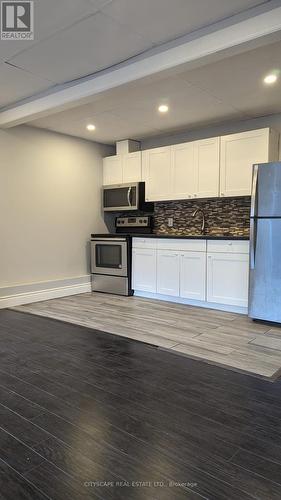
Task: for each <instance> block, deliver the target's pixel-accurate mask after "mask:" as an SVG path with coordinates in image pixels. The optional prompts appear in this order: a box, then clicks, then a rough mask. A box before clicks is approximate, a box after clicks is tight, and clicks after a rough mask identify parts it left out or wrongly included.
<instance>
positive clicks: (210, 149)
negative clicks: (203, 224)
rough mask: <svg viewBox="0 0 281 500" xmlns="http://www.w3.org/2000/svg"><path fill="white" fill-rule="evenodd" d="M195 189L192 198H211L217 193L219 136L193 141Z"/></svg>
mask: <svg viewBox="0 0 281 500" xmlns="http://www.w3.org/2000/svg"><path fill="white" fill-rule="evenodd" d="M194 165H195V171H196V179H197V181H196V189H195V191H194V198H196V197H197V198H212V197H217V196H218V195H219V180H220V137H212V138H211V139H204V140H202V141H196V142H195V143H194Z"/></svg>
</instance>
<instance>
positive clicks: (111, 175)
mask: <svg viewBox="0 0 281 500" xmlns="http://www.w3.org/2000/svg"><path fill="white" fill-rule="evenodd" d="M122 182H123V173H122V157H121V156H108V157H107V158H104V159H103V185H104V186H108V185H110V184H121V183H122Z"/></svg>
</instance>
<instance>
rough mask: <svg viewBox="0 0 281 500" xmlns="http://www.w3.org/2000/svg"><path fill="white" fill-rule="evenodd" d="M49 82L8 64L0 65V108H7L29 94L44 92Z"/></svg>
mask: <svg viewBox="0 0 281 500" xmlns="http://www.w3.org/2000/svg"><path fill="white" fill-rule="evenodd" d="M50 85H51V82H49V81H48V80H44V79H42V78H39V77H37V76H34V75H31V74H30V73H27V72H25V71H22V70H21V69H18V68H14V67H13V66H9V65H8V64H5V63H2V64H0V89H1V92H0V107H3V106H7V105H9V104H11V103H12V102H15V101H17V100H20V99H24V98H25V97H28V96H30V94H36V93H38V92H42V91H44V90H46V89H47V88H48V87H49V86H50Z"/></svg>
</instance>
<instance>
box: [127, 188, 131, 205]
mask: <svg viewBox="0 0 281 500" xmlns="http://www.w3.org/2000/svg"><path fill="white" fill-rule="evenodd" d="M131 191H132V186H130V187H129V189H128V193H127V202H128V206H129V207H131V206H132V203H131Z"/></svg>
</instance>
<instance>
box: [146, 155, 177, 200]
mask: <svg viewBox="0 0 281 500" xmlns="http://www.w3.org/2000/svg"><path fill="white" fill-rule="evenodd" d="M142 167H143V179H144V181H145V183H146V201H160V200H169V199H171V147H170V146H167V147H163V148H155V149H149V150H146V151H143V152H142Z"/></svg>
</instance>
